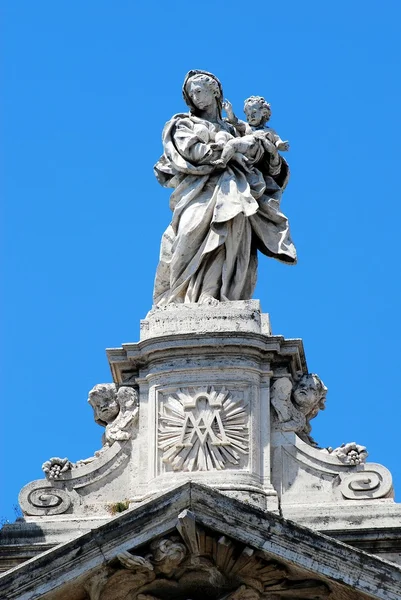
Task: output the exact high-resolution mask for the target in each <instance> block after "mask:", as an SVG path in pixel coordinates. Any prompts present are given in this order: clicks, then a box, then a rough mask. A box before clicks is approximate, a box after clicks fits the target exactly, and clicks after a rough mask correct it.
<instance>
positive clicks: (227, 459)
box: [157, 386, 249, 472]
mask: <svg viewBox="0 0 401 600" xmlns="http://www.w3.org/2000/svg"><path fill="white" fill-rule="evenodd" d="M246 396H247V394H246V390H245V389H244V388H239V387H236V388H235V389H233V390H229V389H227V388H225V387H218V386H196V387H187V388H178V389H174V390H173V389H168V390H159V394H158V427H157V448H158V455H159V456H158V463H159V472H168V471H221V470H223V469H243V468H246V467H247V466H248V462H249V403H248V400H247V397H246Z"/></svg>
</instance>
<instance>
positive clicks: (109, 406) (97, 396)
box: [88, 383, 120, 427]
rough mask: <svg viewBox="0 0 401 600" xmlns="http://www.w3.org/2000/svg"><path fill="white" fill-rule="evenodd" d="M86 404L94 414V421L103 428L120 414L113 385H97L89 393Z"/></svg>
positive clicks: (115, 388) (115, 389)
mask: <svg viewBox="0 0 401 600" xmlns="http://www.w3.org/2000/svg"><path fill="white" fill-rule="evenodd" d="M88 402H89V404H90V405H91V406H92V408H93V411H94V413H95V421H96V423H98V424H99V425H103V426H104V427H105V426H106V425H107V424H108V423H111V422H112V421H114V419H115V418H116V417H117V415H118V413H119V412H120V406H119V403H118V400H117V387H116V385H115V384H114V383H99V384H98V385H95V386H94V387H93V388H92V389H91V391H90V392H89V396H88Z"/></svg>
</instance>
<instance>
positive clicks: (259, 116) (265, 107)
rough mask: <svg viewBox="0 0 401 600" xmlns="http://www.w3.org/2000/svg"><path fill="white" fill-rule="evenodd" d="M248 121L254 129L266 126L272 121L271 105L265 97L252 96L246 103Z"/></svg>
mask: <svg viewBox="0 0 401 600" xmlns="http://www.w3.org/2000/svg"><path fill="white" fill-rule="evenodd" d="M244 113H245V116H246V120H247V121H248V123H249V125H251V126H252V127H258V126H259V125H264V124H265V123H267V121H268V120H269V119H270V117H271V114H272V111H271V108H270V104H269V103H268V102H266V100H265V99H264V98H263V96H250V98H247V99H246V100H245V103H244Z"/></svg>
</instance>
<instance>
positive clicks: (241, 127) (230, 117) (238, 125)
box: [223, 100, 247, 135]
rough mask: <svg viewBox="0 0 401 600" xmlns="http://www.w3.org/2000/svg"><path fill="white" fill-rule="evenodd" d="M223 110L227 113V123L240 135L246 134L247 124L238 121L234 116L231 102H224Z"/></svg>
mask: <svg viewBox="0 0 401 600" xmlns="http://www.w3.org/2000/svg"><path fill="white" fill-rule="evenodd" d="M223 108H224V110H225V111H226V113H227V121H228V122H229V123H230V125H232V126H233V127H234V128H235V129H236V130H237V131H238V133H239V134H240V135H245V134H246V133H247V124H246V123H244V121H240V120H239V118H238V117H237V116H236V115H235V114H234V111H233V107H232V104H231V102H229V101H228V100H225V101H224V102H223Z"/></svg>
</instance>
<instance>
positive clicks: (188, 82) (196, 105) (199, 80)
mask: <svg viewBox="0 0 401 600" xmlns="http://www.w3.org/2000/svg"><path fill="white" fill-rule="evenodd" d="M182 93H183V96H184V100H185V103H186V104H187V106H188V107H189V108H190V110H191V112H192V113H193V114H194V115H196V114H197V113H198V112H199V111H203V110H205V109H207V108H209V107H210V106H213V105H214V104H215V105H217V109H218V113H219V116H220V117H221V108H222V105H223V90H222V87H221V83H220V81H219V80H218V79H217V77H215V76H214V75H213V74H212V73H208V72H207V71H199V70H193V71H189V73H187V76H186V77H185V81H184V85H183V88H182Z"/></svg>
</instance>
